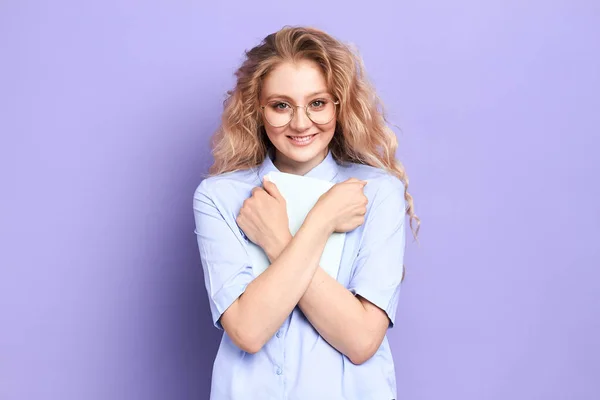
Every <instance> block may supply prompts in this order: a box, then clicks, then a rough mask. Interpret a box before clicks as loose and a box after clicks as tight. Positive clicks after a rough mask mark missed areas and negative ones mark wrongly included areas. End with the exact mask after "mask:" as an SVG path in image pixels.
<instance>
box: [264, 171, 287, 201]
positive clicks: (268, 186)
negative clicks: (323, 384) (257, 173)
mask: <svg viewBox="0 0 600 400" xmlns="http://www.w3.org/2000/svg"><path fill="white" fill-rule="evenodd" d="M263 187H264V189H265V191H266V192H267V193H269V194H270V195H271V196H273V197H275V198H276V199H278V200H282V199H283V195H282V194H281V192H280V191H279V189H278V188H277V185H276V184H274V183H273V182H271V181H270V180H269V178H267V177H266V176H265V177H264V179H263Z"/></svg>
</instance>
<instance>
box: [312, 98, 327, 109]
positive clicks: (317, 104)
mask: <svg viewBox="0 0 600 400" xmlns="http://www.w3.org/2000/svg"><path fill="white" fill-rule="evenodd" d="M324 105H325V100H315V101H313V102H312V103H310V106H311V107H312V108H320V107H323V106H324Z"/></svg>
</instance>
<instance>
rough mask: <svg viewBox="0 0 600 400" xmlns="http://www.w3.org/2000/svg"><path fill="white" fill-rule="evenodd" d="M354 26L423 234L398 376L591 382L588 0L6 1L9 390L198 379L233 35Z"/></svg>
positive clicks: (418, 384) (592, 88) (443, 384)
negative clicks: (204, 221)
mask: <svg viewBox="0 0 600 400" xmlns="http://www.w3.org/2000/svg"><path fill="white" fill-rule="evenodd" d="M286 24H292V25H297V24H310V25H315V26H318V27H321V28H323V29H325V30H327V31H329V32H330V33H332V34H334V35H336V36H338V37H339V38H342V39H344V40H346V41H349V42H353V43H355V44H356V45H357V46H358V48H359V49H360V50H361V53H362V55H363V57H364V60H365V63H366V65H367V68H368V72H369V74H370V76H371V77H372V79H373V81H374V82H375V83H376V85H377V87H378V88H379V91H380V94H381V96H382V97H383V99H384V101H385V102H386V104H387V107H388V110H389V116H390V119H391V120H392V121H393V122H394V123H396V124H397V125H399V126H400V127H401V129H402V132H399V139H400V142H401V149H400V150H399V152H398V156H399V157H401V159H402V160H403V161H404V162H405V164H406V166H407V168H408V171H409V173H410V178H411V185H410V188H411V189H412V193H413V194H414V196H415V199H416V206H417V211H418V213H419V215H420V216H421V218H422V219H423V230H422V235H421V244H420V245H419V246H417V245H416V244H415V243H411V244H409V246H408V249H407V253H408V254H407V260H406V261H407V264H408V268H409V270H408V277H407V281H406V282H405V285H404V292H403V297H402V304H401V306H400V310H399V319H398V321H399V323H398V325H397V328H395V329H394V330H393V331H392V332H390V338H391V341H392V346H393V348H394V355H395V360H396V363H397V376H398V390H399V399H401V400H420V399H423V400H425V399H426V400H439V399H456V400H459V399H460V400H480V399H491V400H505V399H519V400H521V399H522V400H533V399H544V400H554V399H561V400H562V399H565V400H567V399H568V400H571V399H582V400H583V399H585V400H592V399H598V398H600V381H599V379H598V377H599V376H600V345H599V338H600V295H599V293H600V272H598V268H599V267H600V251H599V245H598V239H599V238H600V207H599V206H598V202H599V200H600V195H599V189H598V183H599V179H598V174H599V173H600V165H599V164H600V163H599V161H598V158H599V156H598V151H597V150H596V147H597V146H598V145H600V139H599V138H598V137H599V133H600V132H599V128H598V126H599V125H600V116H599V115H600V113H599V110H600V102H599V101H598V93H599V90H600V75H599V74H600V72H599V71H600V3H598V2H597V1H592V0H590V1H568V0H564V1H527V2H525V1H517V0H511V1H506V0H505V1H499V0H496V1H487V2H479V1H474V0H462V1H458V2H456V1H455V2H447V1H442V0H424V1H419V2H396V1H369V2H363V3H349V2H346V1H327V2H323V1H312V0H310V1H301V2H289V1H288V2H285V1H282V2H265V1H258V2H257V1H252V2H246V1H235V2H224V1H218V2H210V3H208V2H206V1H156V0H153V1H144V2H142V1H137V2H136V1H125V0H105V1H102V2H100V1H95V2H89V1H88V2H80V1H74V0H71V1H69V0H62V1H59V0H56V1H53V2H44V1H24V0H20V1H17V0H3V1H2V2H0V57H1V59H0V132H1V135H2V136H1V142H0V144H1V145H0V156H1V157H0V162H1V164H2V165H1V168H0V174H1V176H0V178H1V184H2V194H1V196H0V199H1V200H0V202H1V207H0V218H1V219H0V221H1V229H0V232H1V233H0V234H1V237H0V243H1V245H2V251H1V252H0V266H1V269H0V274H1V275H0V399H2V400H15V399H18V400H38V399H57V400H58V399H60V400H81V399H85V400H106V399H111V400H112V399H124V400H125V399H126V400H138V399H139V400H158V399H168V400H172V399H177V400H179V399H206V398H207V397H208V391H209V382H210V374H211V365H212V360H213V357H214V355H215V352H216V350H217V344H218V340H219V333H218V332H217V331H216V330H215V329H214V328H212V327H211V322H210V317H209V311H208V304H207V300H206V293H205V290H204V287H203V281H202V274H201V268H200V266H199V256H198V251H197V248H196V243H195V237H194V234H193V218H192V207H191V206H192V193H193V190H194V188H195V187H196V185H197V184H198V183H199V182H200V180H201V176H202V174H203V173H205V172H206V170H207V168H208V166H209V164H210V163H211V158H210V153H209V149H208V138H209V136H210V135H211V133H212V132H213V131H214V129H215V128H216V126H217V123H218V119H219V114H220V110H221V102H222V100H223V95H224V92H225V91H226V90H227V89H228V88H230V87H231V86H232V84H233V77H232V73H233V71H234V69H235V67H236V66H237V65H238V64H239V62H240V61H241V60H242V55H243V51H244V50H245V49H248V48H250V47H251V46H253V45H255V44H256V43H258V41H259V40H260V38H262V37H264V36H265V35H266V34H268V33H270V32H273V31H275V30H277V29H279V28H280V27H282V26H283V25H286Z"/></svg>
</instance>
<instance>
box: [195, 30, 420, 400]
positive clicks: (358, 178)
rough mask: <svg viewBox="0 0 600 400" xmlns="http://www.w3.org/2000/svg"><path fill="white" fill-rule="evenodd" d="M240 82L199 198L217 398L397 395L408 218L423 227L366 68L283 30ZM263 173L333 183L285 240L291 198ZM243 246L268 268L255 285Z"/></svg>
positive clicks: (335, 49)
mask: <svg viewBox="0 0 600 400" xmlns="http://www.w3.org/2000/svg"><path fill="white" fill-rule="evenodd" d="M236 76H237V84H236V86H235V88H234V89H233V90H232V91H230V92H229V93H228V94H229V97H228V99H227V101H226V102H225V109H224V113H223V118H222V125H221V127H220V129H219V130H218V132H217V133H216V135H215V137H214V138H213V156H214V159H215V163H214V165H213V166H212V168H211V176H210V177H209V178H207V179H205V180H203V181H202V183H201V184H200V185H199V186H198V188H197V190H196V192H195V194H194V214H195V222H196V234H197V239H198V246H199V250H200V256H201V261H202V266H203V270H204V277H205V283H206V289H207V292H208V296H209V304H210V309H211V313H212V317H213V322H214V324H215V326H216V327H217V328H219V329H223V330H224V334H223V338H222V341H221V344H220V347H219V351H218V354H217V357H216V360H215V363H214V368H213V376H212V389H211V399H213V400H225V399H234V400H237V399H243V400H248V399H259V400H267V399H289V400H296V399H298V400H313V399H317V400H318V399H323V400H337V399H347V400H370V399H373V400H392V399H395V398H396V381H395V374H394V364H393V360H392V354H391V351H390V347H389V344H388V341H387V338H386V331H387V330H388V329H389V328H390V327H392V326H393V324H394V320H395V313H396V308H397V305H398V293H399V287H400V282H401V281H402V277H403V257H404V246H405V218H406V214H408V216H409V217H410V222H411V224H410V225H411V227H412V226H413V223H412V222H413V221H416V223H417V224H416V225H417V229H415V230H414V234H415V235H416V233H417V230H418V223H419V220H418V218H417V217H416V215H415V214H414V212H413V205H412V203H413V202H412V198H411V196H410V195H409V194H408V192H407V187H408V179H407V177H406V174H405V173H404V169H403V167H402V166H401V164H400V163H399V162H398V161H396V160H395V158H394V157H395V150H396V148H397V141H396V137H395V135H394V133H393V132H392V131H391V130H390V129H389V128H388V127H387V125H386V123H385V119H384V116H383V114H382V111H381V105H380V102H379V100H378V98H377V96H376V94H375V92H374V90H373V89H372V88H371V86H369V84H368V83H367V82H366V80H365V78H364V75H363V71H362V62H361V60H360V59H359V58H358V56H356V55H355V54H354V53H353V52H352V51H350V49H349V48H348V47H347V46H346V45H344V44H342V43H341V42H339V41H338V40H336V39H334V38H332V37H331V36H329V35H328V34H326V33H324V32H322V31H319V30H316V29H310V28H284V29H282V30H280V31H278V32H276V33H274V34H271V35H269V36H267V37H266V38H265V39H264V41H263V42H262V43H261V44H260V45H258V46H257V47H255V48H253V49H251V50H250V51H248V52H247V53H246V60H245V61H244V62H243V64H242V66H241V67H240V68H239V69H238V71H237V73H236ZM270 171H281V172H287V173H292V174H298V175H304V176H309V177H314V178H318V179H323V180H327V181H330V182H332V183H335V185H334V186H333V187H332V188H331V189H330V190H329V191H328V192H326V193H325V194H324V195H323V196H321V197H320V199H319V201H318V202H317V204H316V205H315V206H314V207H313V209H312V210H311V211H310V213H309V214H308V216H307V218H306V219H305V221H304V223H303V225H302V227H301V228H300V230H299V231H298V232H297V233H296V235H294V236H293V237H292V235H291V234H290V231H289V229H288V218H287V212H286V201H285V199H284V198H283V197H282V195H281V194H280V193H279V191H278V189H277V187H276V186H275V184H273V183H272V182H269V181H267V180H264V179H263V177H264V176H265V175H266V174H267V173H269V172H270ZM367 181H368V184H366V183H367ZM333 232H346V237H345V243H344V250H343V255H342V260H341V263H340V268H339V273H338V276H337V279H334V278H332V277H330V276H329V275H328V274H327V273H326V272H324V271H323V269H321V267H320V266H319V259H320V257H321V254H322V252H323V250H324V248H325V243H326V241H327V239H328V237H329V236H330V235H331V234H332V233H333ZM247 241H252V242H254V243H255V244H257V245H259V246H260V247H261V248H262V249H263V250H264V251H265V253H266V254H267V256H268V258H269V260H270V263H271V264H270V266H269V267H268V268H267V270H266V271H264V272H263V273H262V274H260V275H258V274H255V272H254V271H253V268H252V263H251V262H250V257H249V255H248V252H247ZM257 275H258V276H257Z"/></svg>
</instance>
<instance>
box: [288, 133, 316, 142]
mask: <svg viewBox="0 0 600 400" xmlns="http://www.w3.org/2000/svg"><path fill="white" fill-rule="evenodd" d="M313 136H314V135H310V136H291V138H292V140H294V141H296V142H308V141H309V140H310V139H311V138H312V137H313Z"/></svg>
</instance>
